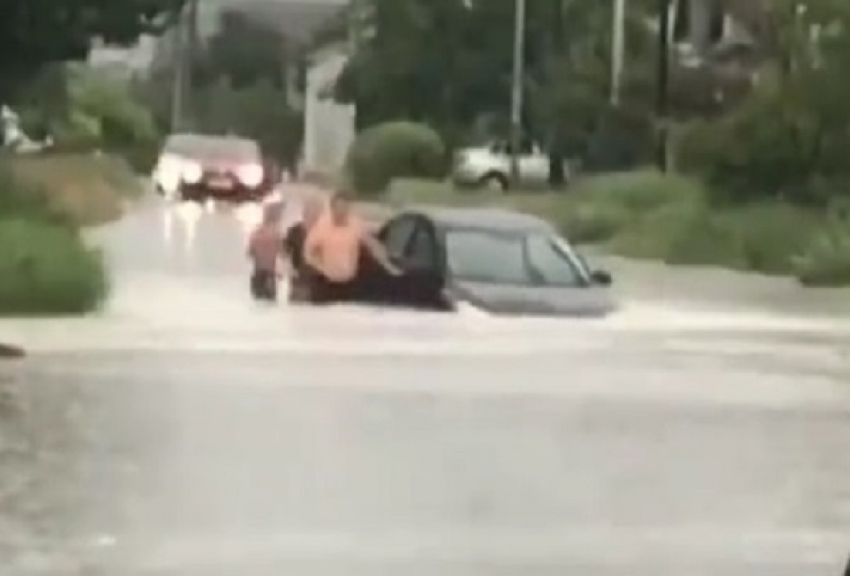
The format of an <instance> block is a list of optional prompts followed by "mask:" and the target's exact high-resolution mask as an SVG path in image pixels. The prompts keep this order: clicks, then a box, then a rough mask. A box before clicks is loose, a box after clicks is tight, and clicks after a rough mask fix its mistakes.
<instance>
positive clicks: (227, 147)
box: [163, 133, 259, 154]
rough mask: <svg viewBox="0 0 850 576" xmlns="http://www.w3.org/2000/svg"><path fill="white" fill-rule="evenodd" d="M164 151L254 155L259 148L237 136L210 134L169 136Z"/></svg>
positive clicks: (246, 139) (252, 142)
mask: <svg viewBox="0 0 850 576" xmlns="http://www.w3.org/2000/svg"><path fill="white" fill-rule="evenodd" d="M163 148H164V149H165V150H168V151H177V152H196V153H198V152H200V153H203V152H210V151H216V152H220V151H232V152H236V151H238V152H241V153H243V154H255V153H257V152H258V151H259V147H258V145H257V143H256V142H255V141H254V140H250V139H248V138H242V137H239V136H223V135H211V134H190V133H177V134H171V135H170V136H168V138H166V140H165V144H164V146H163Z"/></svg>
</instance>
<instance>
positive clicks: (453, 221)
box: [402, 206, 553, 233]
mask: <svg viewBox="0 0 850 576" xmlns="http://www.w3.org/2000/svg"><path fill="white" fill-rule="evenodd" d="M402 213H403V214H414V215H420V216H424V217H426V218H428V219H430V220H432V221H433V222H434V224H435V225H436V226H437V227H439V228H443V229H467V230H469V229H472V230H490V231H501V232H547V233H550V232H552V230H553V229H552V225H551V224H549V223H548V222H546V221H545V220H543V219H542V218H538V217H537V216H532V215H531V214H525V213H523V212H517V211H514V210H507V209H504V208H443V207H438V206H414V207H410V208H407V209H406V210H404V211H403V212H402Z"/></svg>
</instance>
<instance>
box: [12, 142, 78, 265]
mask: <svg viewBox="0 0 850 576" xmlns="http://www.w3.org/2000/svg"><path fill="white" fill-rule="evenodd" d="M0 160H2V159H0ZM8 216H14V217H20V218H27V219H30V220H37V221H41V222H46V223H50V224H55V225H63V226H69V225H70V224H71V218H70V217H69V216H68V215H67V214H66V213H64V212H63V211H62V210H60V209H59V208H57V207H56V206H55V204H53V203H52V202H51V201H50V195H49V194H48V192H47V190H46V189H45V188H44V187H43V186H40V185H38V184H36V183H34V182H22V181H20V180H19V179H17V178H15V176H14V175H13V173H12V170H11V169H10V167H9V165H8V164H7V163H4V162H0V217H8ZM0 278H2V277H0Z"/></svg>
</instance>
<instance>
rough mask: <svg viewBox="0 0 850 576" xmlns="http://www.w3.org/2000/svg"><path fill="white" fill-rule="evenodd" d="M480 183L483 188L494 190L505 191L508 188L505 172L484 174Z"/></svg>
mask: <svg viewBox="0 0 850 576" xmlns="http://www.w3.org/2000/svg"><path fill="white" fill-rule="evenodd" d="M480 185H481V187H482V188H485V189H486V190H490V191H492V192H504V191H505V190H507V189H508V178H507V176H505V175H504V174H499V173H497V172H494V173H492V174H487V175H486V176H484V177H483V178H482V179H481V181H480Z"/></svg>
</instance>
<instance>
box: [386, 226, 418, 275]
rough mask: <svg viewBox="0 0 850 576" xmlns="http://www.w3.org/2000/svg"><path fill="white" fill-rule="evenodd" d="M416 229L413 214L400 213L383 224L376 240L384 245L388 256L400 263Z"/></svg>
mask: <svg viewBox="0 0 850 576" xmlns="http://www.w3.org/2000/svg"><path fill="white" fill-rule="evenodd" d="M415 230H416V217H415V216H414V215H413V214H402V215H400V216H396V217H395V218H393V219H391V220H390V221H389V222H387V223H386V224H384V227H383V228H381V230H380V232H378V240H380V241H381V243H382V244H383V245H384V248H386V250H387V254H389V256H390V258H391V259H393V261H395V262H396V263H397V264H399V265H402V264H403V262H402V260H404V257H405V249H406V248H407V245H408V243H409V242H410V240H411V238H412V237H413V232H414V231H415Z"/></svg>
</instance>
